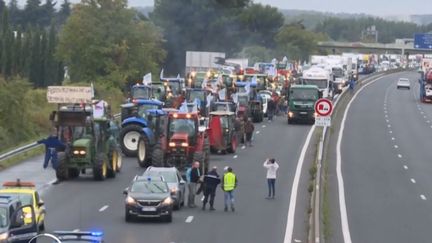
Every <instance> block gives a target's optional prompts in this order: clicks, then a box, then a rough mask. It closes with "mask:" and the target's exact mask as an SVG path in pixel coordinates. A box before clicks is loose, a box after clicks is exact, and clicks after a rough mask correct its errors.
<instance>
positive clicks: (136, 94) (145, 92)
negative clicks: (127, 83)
mask: <svg viewBox="0 0 432 243" xmlns="http://www.w3.org/2000/svg"><path fill="white" fill-rule="evenodd" d="M150 97H151V89H150V88H149V87H133V88H132V98H134V99H150Z"/></svg>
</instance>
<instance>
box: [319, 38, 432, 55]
mask: <svg viewBox="0 0 432 243" xmlns="http://www.w3.org/2000/svg"><path fill="white" fill-rule="evenodd" d="M318 47H319V48H320V49H324V50H331V51H333V50H340V51H353V50H357V51H358V52H362V53H382V54H401V55H407V54H409V55H414V54H432V48H431V49H417V48H414V44H413V43H406V44H405V43H389V44H382V43H362V42H337V41H320V42H318Z"/></svg>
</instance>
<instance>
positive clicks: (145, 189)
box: [131, 181, 168, 193]
mask: <svg viewBox="0 0 432 243" xmlns="http://www.w3.org/2000/svg"><path fill="white" fill-rule="evenodd" d="M131 192H137V193H167V192H168V187H167V185H166V183H165V182H162V181H135V182H134V183H133V184H132V187H131Z"/></svg>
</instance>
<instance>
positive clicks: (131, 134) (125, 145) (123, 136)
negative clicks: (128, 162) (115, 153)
mask: <svg viewBox="0 0 432 243" xmlns="http://www.w3.org/2000/svg"><path fill="white" fill-rule="evenodd" d="M141 134H142V127H141V126H139V125H135V124H131V125H127V126H126V127H124V128H122V129H121V130H120V147H121V150H122V152H123V153H124V154H125V155H126V156H128V157H134V156H136V155H137V150H138V140H139V138H140V136H141Z"/></svg>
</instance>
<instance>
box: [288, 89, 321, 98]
mask: <svg viewBox="0 0 432 243" xmlns="http://www.w3.org/2000/svg"><path fill="white" fill-rule="evenodd" d="M290 99H293V100H316V99H318V91H317V90H314V89H292V90H291V96H290Z"/></svg>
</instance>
